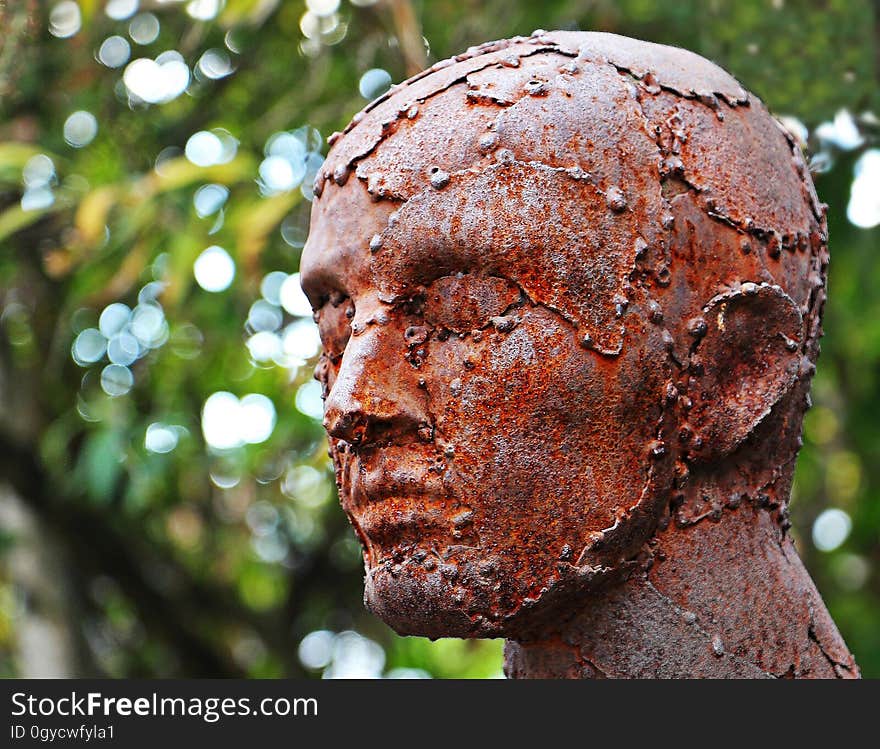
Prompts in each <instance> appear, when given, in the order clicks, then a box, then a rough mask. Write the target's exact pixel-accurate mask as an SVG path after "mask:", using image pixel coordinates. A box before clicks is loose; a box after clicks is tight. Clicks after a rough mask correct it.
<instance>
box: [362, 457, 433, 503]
mask: <svg viewBox="0 0 880 749" xmlns="http://www.w3.org/2000/svg"><path fill="white" fill-rule="evenodd" d="M353 463H354V465H353V466H352V468H351V469H350V474H349V475H350V478H351V484H352V486H351V490H352V491H351V495H352V505H353V506H354V507H360V506H366V505H368V504H370V503H373V502H381V501H384V500H387V499H389V498H393V497H420V498H427V497H437V498H440V497H442V496H443V481H442V478H441V476H440V475H439V473H438V472H437V462H436V453H434V452H433V451H431V452H428V451H427V450H424V449H419V447H416V446H414V445H413V446H408V447H398V446H388V447H382V448H372V449H370V450H365V451H363V452H361V453H359V454H358V455H356V456H355V457H354V461H353Z"/></svg>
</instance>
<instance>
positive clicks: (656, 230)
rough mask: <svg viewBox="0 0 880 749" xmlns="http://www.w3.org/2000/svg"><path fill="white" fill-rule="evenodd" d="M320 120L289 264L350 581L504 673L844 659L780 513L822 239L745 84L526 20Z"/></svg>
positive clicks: (690, 58) (817, 302) (797, 159)
mask: <svg viewBox="0 0 880 749" xmlns="http://www.w3.org/2000/svg"><path fill="white" fill-rule="evenodd" d="M330 142H331V144H332V147H331V150H330V153H329V154H328V157H327V160H326V162H325V165H324V168H323V170H322V172H321V173H320V174H319V175H318V178H317V181H316V185H315V194H316V196H317V197H316V200H315V204H314V206H313V212H312V228H311V233H310V238H309V242H308V244H307V246H306V248H305V250H304V253H303V258H302V264H301V267H302V277H303V287H304V289H305V290H306V293H307V294H308V295H309V298H310V300H311V301H312V304H313V306H314V308H315V310H316V319H317V320H318V323H319V327H320V330H321V336H322V340H323V342H324V355H323V357H322V360H321V363H320V364H319V366H318V369H317V371H316V376H317V377H318V379H320V380H321V382H322V383H323V385H324V394H325V398H326V402H325V425H326V427H327V429H328V431H329V433H330V436H331V440H330V443H331V455H332V457H333V459H334V464H335V466H336V471H337V483H338V485H339V488H340V496H341V500H342V504H343V507H344V509H345V510H346V512H347V514H348V516H349V518H350V519H351V522H352V524H353V526H354V527H355V529H356V531H357V533H358V536H359V538H360V540H361V542H362V544H363V546H364V558H365V565H366V572H367V577H366V591H365V600H366V603H367V605H368V606H369V607H370V608H371V609H372V610H373V611H374V612H375V613H377V614H378V615H379V616H380V617H382V618H383V619H384V620H385V621H386V622H388V623H389V624H390V625H391V626H392V627H394V628H395V629H396V630H397V631H398V632H401V633H404V634H421V635H427V636H430V637H439V636H461V637H475V636H476V637H480V636H483V637H485V636H490V637H491V636H506V637H508V638H511V640H513V641H515V642H511V643H510V644H509V648H508V663H507V669H508V672H509V673H510V674H512V675H531V676H535V675H557V676H558V675H568V676H601V675H630V676H644V675H655V676H663V675H728V676H732V675H735V676H754V675H777V676H778V675H786V674H788V675H796V676H802V675H849V674H855V673H857V670H856V668H855V664H854V663H853V662H852V658H851V656H849V655H848V653H847V652H846V648H845V646H844V645H843V643H842V641H841V640H840V637H839V635H838V634H837V632H836V630H835V629H834V625H833V623H832V622H831V620H830V618H829V617H828V616H827V612H825V609H824V605H823V604H822V602H821V599H820V598H819V597H818V594H817V593H816V592H815V588H814V587H813V586H812V582H811V581H810V580H809V577H808V576H807V575H806V572H805V571H804V570H803V567H802V566H801V565H800V562H799V560H797V557H796V555H795V554H794V551H793V548H792V547H791V541H790V539H789V538H788V536H787V534H786V530H787V523H788V521H787V510H786V501H787V498H788V492H789V488H790V482H791V473H792V469H793V465H794V458H795V455H796V452H797V448H798V446H799V439H800V437H799V435H800V427H801V419H802V415H803V411H804V410H805V408H806V403H807V399H808V395H807V393H808V389H809V381H810V377H811V375H812V373H813V370H814V366H813V362H814V360H815V358H816V356H817V353H818V338H819V336H820V334H821V328H820V318H821V308H822V304H823V302H824V298H825V293H824V278H825V269H826V266H827V260H828V258H827V250H826V228H825V220H824V209H823V207H822V206H821V205H820V204H819V202H818V200H817V198H816V195H815V192H814V190H813V187H812V184H811V182H810V180H809V176H808V174H807V172H806V168H805V166H804V162H803V159H802V156H801V153H800V151H799V150H798V148H797V147H796V145H795V143H794V141H793V139H792V138H791V137H790V136H788V135H787V134H786V133H785V132H784V131H783V129H782V128H781V127H780V126H779V125H778V124H777V123H776V122H775V120H773V118H772V117H770V115H769V114H768V113H767V111H766V110H765V108H764V107H763V105H762V104H761V103H760V102H759V101H758V100H757V99H755V98H754V97H752V96H750V95H749V94H747V93H746V92H745V91H744V90H743V89H742V88H741V87H740V86H739V84H738V83H737V82H736V81H735V80H734V79H733V78H731V77H730V76H729V75H727V74H726V73H725V72H724V71H722V70H721V69H720V68H718V67H717V66H715V65H713V64H712V63H710V62H708V61H706V60H704V59H702V58H700V57H698V56H696V55H694V54H692V53H690V52H686V51H684V50H680V49H675V48H670V47H662V46H660V45H654V44H649V43H646V42H638V41H635V40H631V39H625V38H622V37H617V36H614V35H610V34H598V33H581V32H551V33H547V32H536V33H535V34H534V35H533V36H532V37H529V38H517V39H512V40H505V41H500V42H492V43H489V44H486V45H482V46H480V47H475V48H473V49H471V50H469V51H468V52H466V53H465V54H463V55H460V56H458V57H455V58H452V59H451V60H446V61H444V62H441V63H438V64H436V65H434V66H433V67H432V68H431V69H429V70H427V71H425V72H424V73H421V74H419V75H418V76H415V77H414V78H412V79H410V80H409V81H407V82H405V83H403V84H401V85H399V86H395V87H393V88H392V89H391V91H389V92H388V93H387V94H386V95H384V96H383V97H380V99H378V100H376V101H374V102H373V103H371V104H370V105H369V106H368V107H367V108H366V109H365V110H364V111H363V112H361V113H360V114H358V115H357V116H356V117H355V118H354V120H353V121H352V123H351V124H350V125H349V126H348V127H347V128H346V130H345V132H344V133H337V134H334V135H333V136H331V139H330ZM744 528H745V529H747V530H744ZM707 529H710V530H711V532H710V530H707ZM715 529H720V530H718V531H717V532H716V531H715ZM713 534H714V535H713ZM715 536H718V538H716V537H715ZM768 544H769V545H770V546H771V547H772V548H773V549H774V550H775V551H774V553H773V554H771V553H769V552H767V551H766V547H767V545H768ZM733 548H737V549H739V550H740V551H741V552H742V553H741V554H739V555H738V556H736V555H735V556H731V549H733ZM776 550H778V551H776ZM706 565H709V566H710V567H712V568H713V569H714V568H715V567H716V566H718V565H723V567H724V569H726V570H727V571H728V573H729V575H732V576H733V577H732V578H731V579H730V580H728V579H721V578H718V579H717V580H716V579H714V578H712V579H711V582H712V585H709V584H708V582H707V581H709V580H710V578H711V577H712V576H706V575H702V576H701V575H700V571H701V570H703V569H704V568H705V567H706ZM764 565H768V566H769V567H771V568H772V574H770V573H768V570H767V569H766V568H765V566H764ZM736 581H739V582H740V583H743V584H744V586H745V587H742V586H740V587H741V589H737V588H736V585H733V584H732V583H733V582H736ZM719 586H720V587H725V588H726V589H727V590H728V591H731V592H729V593H726V594H725V595H728V596H729V598H727V599H725V600H724V606H722V605H720V604H719V602H718V601H719V591H718V587H719ZM783 589H784V590H785V591H787V592H788V593H790V599H791V601H790V603H791V605H790V606H788V608H787V610H786V611H787V613H786V614H785V615H779V616H777V615H775V614H774V615H773V616H769V614H768V617H769V618H768V622H769V624H766V626H765V630H762V632H763V634H761V633H760V632H756V631H755V628H754V627H745V629H744V630H743V632H745V634H743V633H742V632H741V633H740V634H739V635H735V634H734V633H733V628H735V627H741V626H743V622H741V621H739V619H737V616H736V615H735V613H730V614H725V613H724V611H723V610H724V608H725V606H726V607H730V606H731V605H732V606H733V609H735V610H738V611H740V612H744V611H748V610H750V609H752V610H753V609H754V608H755V607H756V606H757V607H758V608H759V609H760V610H764V609H766V610H767V611H770V609H769V608H767V607H768V606H770V604H771V603H772V601H773V599H774V597H775V596H776V595H777V594H779V592H780V591H781V590H783ZM733 591H737V592H735V593H734V592H733ZM722 598H723V596H722ZM737 606H739V607H740V608H739V609H736V607H737ZM682 612H686V613H688V616H684V615H683V614H682ZM612 613H613V616H612ZM689 616H693V617H694V618H693V620H692V621H691V620H689ZM609 617H611V618H610V619H609ZM612 620H613V622H616V624H613V626H612V624H611V623H609V622H612ZM623 622H628V623H623ZM609 627H610V629H609ZM786 627H787V628H788V629H789V630H790V631H781V630H780V628H782V629H783V630H784V628H786ZM770 630H773V631H772V632H771V631H770ZM601 632H604V633H605V634H603V635H601V636H597V635H596V633H601ZM634 633H641V634H634ZM633 638H636V641H637V642H636V643H635V645H634V646H633V644H632V643H631V642H630V640H632V639H633ZM778 640H784V641H785V642H786V643H788V644H787V645H786V646H785V647H782V646H774V645H773V642H775V641H778ZM663 642H670V643H671V642H676V643H678V648H679V651H680V652H679V655H678V659H676V658H672V657H670V656H669V654H668V652H667V650H668V648H665V647H664V646H662V643H663ZM627 643H629V644H627ZM658 648H659V650H658ZM624 651H626V654H624ZM719 651H720V652H719ZM819 651H820V652H821V653H824V654H825V655H824V656H823V657H819V656H817V655H816V653H817V652H819ZM828 653H831V655H828ZM816 664H819V665H816ZM823 664H824V668H825V672H823V671H822V666H823ZM829 669H830V670H829Z"/></svg>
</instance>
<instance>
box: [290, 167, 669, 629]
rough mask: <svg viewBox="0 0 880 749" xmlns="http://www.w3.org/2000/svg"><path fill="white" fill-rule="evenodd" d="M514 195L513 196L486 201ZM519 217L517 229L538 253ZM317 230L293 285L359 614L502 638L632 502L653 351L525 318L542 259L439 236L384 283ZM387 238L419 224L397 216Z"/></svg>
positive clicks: (642, 477) (649, 433) (368, 260)
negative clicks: (350, 537)
mask: <svg viewBox="0 0 880 749" xmlns="http://www.w3.org/2000/svg"><path fill="white" fill-rule="evenodd" d="M533 186H534V185H533V183H532V182H531V181H527V180H523V181H522V182H520V183H514V184H513V185H512V188H511V190H510V192H508V193H507V194H506V197H505V198H504V199H505V200H510V201H513V202H516V201H519V200H521V199H522V198H523V196H522V194H521V191H523V190H528V189H530V188H531V187H533ZM447 189H449V190H450V192H453V191H455V189H456V187H455V186H454V185H453V184H450V185H449V187H448V188H447ZM328 202H329V203H331V205H333V208H331V211H332V212H333V213H335V210H339V211H340V212H346V213H349V214H350V215H357V216H361V217H362V218H361V219H360V220H355V221H354V223H353V227H352V228H353V231H354V235H355V236H364V237H372V236H373V235H374V234H377V233H378V232H380V231H381V229H382V228H383V227H382V226H381V225H380V224H378V223H376V222H375V220H374V218H373V217H371V216H370V215H369V212H366V213H364V212H362V211H360V210H358V209H359V208H362V207H363V206H357V205H356V202H357V201H355V205H352V204H351V201H349V200H348V199H347V195H344V194H342V193H340V195H339V196H338V197H330V198H329V200H328ZM336 204H338V208H337V205H336ZM603 207H604V203H603ZM334 209H335V210H334ZM492 210H493V209H490V210H489V211H488V212H484V214H483V216H482V220H483V222H484V224H487V225H488V224H492V223H495V221H496V217H495V216H493V212H492ZM494 210H496V211H497V210H500V207H499V203H495V209H494ZM435 218H437V219H439V220H441V221H442V220H443V218H444V217H442V216H436V215H435ZM527 220H528V219H527V218H526V217H523V219H522V221H523V222H524V225H522V226H520V227H519V228H520V229H521V230H522V231H523V232H525V233H528V234H536V238H537V239H538V240H540V231H536V229H537V227H534V226H531V225H530V224H527V223H525V222H526V221H527ZM334 223H335V222H328V223H326V224H325V223H324V222H319V223H316V224H315V226H314V228H313V230H312V236H313V237H314V239H312V240H310V244H309V248H308V251H307V255H306V256H305V258H304V264H303V265H304V285H305V286H306V288H308V289H309V291H310V294H311V296H312V298H313V299H317V300H319V301H318V302H317V304H318V305H320V306H319V307H318V319H319V325H320V329H321V336H322V339H323V341H324V347H325V352H326V354H327V357H328V358H327V360H326V362H325V363H324V367H323V370H322V377H323V378H324V380H325V382H326V386H327V389H328V395H327V399H326V403H325V423H326V425H327V428H328V430H329V432H330V435H331V437H332V438H333V439H332V440H331V442H332V450H333V453H334V458H335V460H336V462H337V466H338V468H339V483H340V487H341V497H342V503H343V506H344V508H345V510H346V511H347V512H348V514H349V516H350V518H351V520H352V522H353V524H354V526H355V527H356V528H357V530H358V533H359V536H360V538H361V540H362V542H363V543H364V546H365V558H366V564H367V571H368V580H367V600H368V604H369V605H370V606H371V608H372V609H373V610H374V611H376V612H377V613H379V614H380V615H381V616H382V617H383V618H384V619H385V620H386V621H388V622H389V623H391V624H392V625H394V626H395V627H396V628H397V629H399V630H400V631H404V632H417V633H419V634H431V635H434V634H436V635H439V634H456V635H459V636H464V635H468V634H470V635H472V634H475V633H482V634H492V633H504V632H506V631H508V629H509V626H510V623H509V622H508V621H506V620H507V619H508V618H509V617H510V616H511V615H513V614H516V613H517V612H518V610H519V609H520V608H521V607H522V605H523V601H524V599H529V598H532V599H536V598H539V597H540V595H541V591H542V589H544V588H547V587H551V586H552V585H553V583H554V582H555V581H557V580H559V579H560V578H566V577H570V576H571V575H572V574H574V571H575V565H577V564H580V565H584V564H587V563H589V562H592V561H593V560H592V558H591V556H590V554H589V552H588V551H585V550H587V549H589V547H590V545H591V544H592V543H593V542H594V541H595V539H596V538H597V534H598V533H599V532H600V531H602V530H603V529H607V528H610V527H612V526H614V525H615V522H617V521H618V520H621V521H622V522H624V523H625V522H626V520H625V517H626V514H627V511H628V510H629V508H631V507H634V506H636V505H637V504H638V503H639V499H640V495H641V494H642V492H643V491H644V489H645V486H646V483H647V481H648V470H647V469H648V467H649V465H650V463H651V457H650V455H651V451H652V449H654V448H655V447H656V442H655V438H656V436H657V432H658V420H659V417H660V404H661V402H662V385H663V383H664V382H665V381H664V380H663V377H662V372H663V366H662V364H663V361H662V360H663V358H665V357H664V356H663V350H662V347H661V346H656V345H655V346H652V347H649V349H648V352H647V354H646V353H645V352H643V351H640V350H639V348H638V347H635V346H634V347H628V348H627V350H626V352H625V353H623V354H621V355H620V356H617V357H614V358H609V357H605V356H603V355H601V354H599V353H597V352H595V351H593V350H589V349H587V348H585V347H584V346H583V343H582V340H581V337H580V335H579V334H578V331H577V328H576V327H575V326H574V325H573V324H572V323H571V322H569V321H568V320H566V319H565V318H564V317H563V316H562V315H561V314H559V313H558V312H556V311H554V310H552V309H548V308H547V307H545V306H542V305H540V304H536V303H535V302H534V300H532V299H531V298H530V294H529V292H528V291H527V290H526V289H524V288H523V287H522V286H520V285H519V284H518V283H517V282H516V281H515V280H514V279H515V278H516V277H517V276H518V275H519V269H520V268H521V267H522V265H523V264H524V263H528V264H534V266H535V267H536V268H543V267H547V266H549V265H550V264H551V263H552V262H553V259H552V257H551V256H550V252H551V249H552V248H551V247H547V248H546V251H545V250H544V248H542V247H541V246H540V244H538V246H537V247H535V248H530V250H529V253H528V255H527V256H523V255H524V253H523V252H521V251H520V250H518V249H513V250H512V251H510V252H509V253H506V254H505V255H504V256H503V257H501V258H499V259H495V260H492V259H490V256H489V255H488V254H479V255H476V256H471V257H468V256H467V255H466V254H465V253H463V252H462V250H463V243H462V242H461V241H460V240H461V239H463V237H460V236H456V235H454V234H453V235H449V236H446V237H443V238H442V239H441V240H440V241H439V243H438V244H437V245H436V246H432V247H430V248H424V247H423V248H419V247H418V246H414V247H413V249H412V251H411V253H410V256H409V258H408V262H407V263H406V264H405V268H399V267H393V268H389V267H384V266H382V265H380V264H379V261H378V259H377V256H376V253H372V252H370V251H369V249H368V248H366V247H364V248H363V249H362V250H361V251H360V252H358V251H357V250H354V251H352V252H346V251H344V250H342V251H340V249H339V248H341V247H345V245H346V239H345V238H344V237H340V236H338V235H337V233H336V232H335V231H334ZM512 229H513V227H511V226H506V227H505V228H504V230H505V231H506V232H509V231H511V230H512ZM395 231H396V232H399V233H400V235H401V236H408V237H414V236H417V235H419V232H420V227H418V226H417V225H416V224H415V222H413V223H408V216H407V215H406V214H405V213H404V212H401V214H400V215H399V217H398V219H397V222H396V226H395ZM425 249H427V250H428V251H430V253H431V258H432V261H433V262H430V263H429V262H428V261H427V258H425V257H424V256H423V254H422V251H421V250H425ZM410 261H411V262H410ZM568 270H569V271H570V272H572V273H574V272H575V270H576V269H575V268H571V269H568ZM392 287H393V288H394V289H395V295H394V301H387V300H388V299H389V295H388V294H387V293H386V292H385V291H383V290H387V289H389V288H392ZM383 299H384V300H385V301H383ZM320 300H325V301H323V303H321V301H320ZM624 315H626V313H624ZM626 316H628V315H626ZM633 319H635V318H633ZM637 327H638V328H639V330H638V331H635V330H634V334H635V335H639V336H642V337H644V338H646V339H647V338H648V337H649V334H650V333H651V331H648V330H646V329H644V326H637ZM656 335H658V337H659V334H656ZM652 353H653V354H654V355H653V356H652ZM652 359H653V360H652ZM636 413H637V414H638V419H637V420H636V419H634V418H633V417H634V414H636ZM582 554H583V558H581V557H582ZM473 617H479V618H478V619H474V618H473Z"/></svg>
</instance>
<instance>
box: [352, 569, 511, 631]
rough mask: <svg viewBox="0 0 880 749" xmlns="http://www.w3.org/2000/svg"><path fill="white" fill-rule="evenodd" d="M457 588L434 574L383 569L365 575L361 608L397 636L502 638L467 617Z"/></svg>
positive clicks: (477, 618) (476, 616) (478, 620)
mask: <svg viewBox="0 0 880 749" xmlns="http://www.w3.org/2000/svg"><path fill="white" fill-rule="evenodd" d="M461 599H462V594H461V586H459V585H456V584H454V583H453V582H451V581H450V580H448V579H447V578H445V577H443V575H442V574H441V573H440V572H438V571H436V570H434V571H432V572H426V571H415V570H412V569H410V570H404V571H399V572H395V573H392V572H391V570H390V569H388V568H386V567H377V568H375V569H372V570H370V571H368V572H367V577H366V581H365V585H364V604H365V605H366V607H367V608H368V609H369V610H370V611H371V612H372V613H373V614H375V615H376V616H378V617H379V618H380V619H382V621H384V622H385V623H386V624H387V625H388V626H389V627H391V628H392V629H393V630H394V631H395V632H397V633H398V634H400V635H417V636H420V637H430V638H431V639H437V638H438V637H502V636H504V633H503V632H502V631H501V630H496V629H495V628H494V627H493V626H491V625H492V622H489V621H488V620H486V619H484V618H483V617H482V616H480V615H479V614H474V615H470V614H469V613H468V611H467V610H466V608H465V606H464V605H463V601H462V603H458V601H459V600H461Z"/></svg>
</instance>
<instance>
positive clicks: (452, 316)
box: [424, 273, 521, 333]
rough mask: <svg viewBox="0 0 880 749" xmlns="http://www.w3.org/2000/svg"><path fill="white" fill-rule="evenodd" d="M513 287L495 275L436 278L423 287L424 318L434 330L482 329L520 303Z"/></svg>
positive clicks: (515, 287)
mask: <svg viewBox="0 0 880 749" xmlns="http://www.w3.org/2000/svg"><path fill="white" fill-rule="evenodd" d="M520 296H521V295H520V290H519V287H518V286H516V284H514V283H511V282H510V281H508V280H507V279H504V278H497V277H495V276H476V275H470V274H464V273H457V274H456V275H454V276H444V277H443V278H438V279H437V280H436V281H434V282H433V283H431V285H430V286H428V287H427V289H426V293H425V301H424V319H425V322H426V323H428V324H429V325H431V326H433V327H436V328H441V329H443V328H445V329H447V330H451V331H455V332H456V333H466V332H469V331H471V330H478V329H480V328H483V327H486V326H487V325H488V324H489V322H490V320H491V318H493V317H497V316H499V315H503V314H504V312H505V310H507V309H508V307H510V306H511V305H515V304H518V303H519V302H520Z"/></svg>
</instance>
